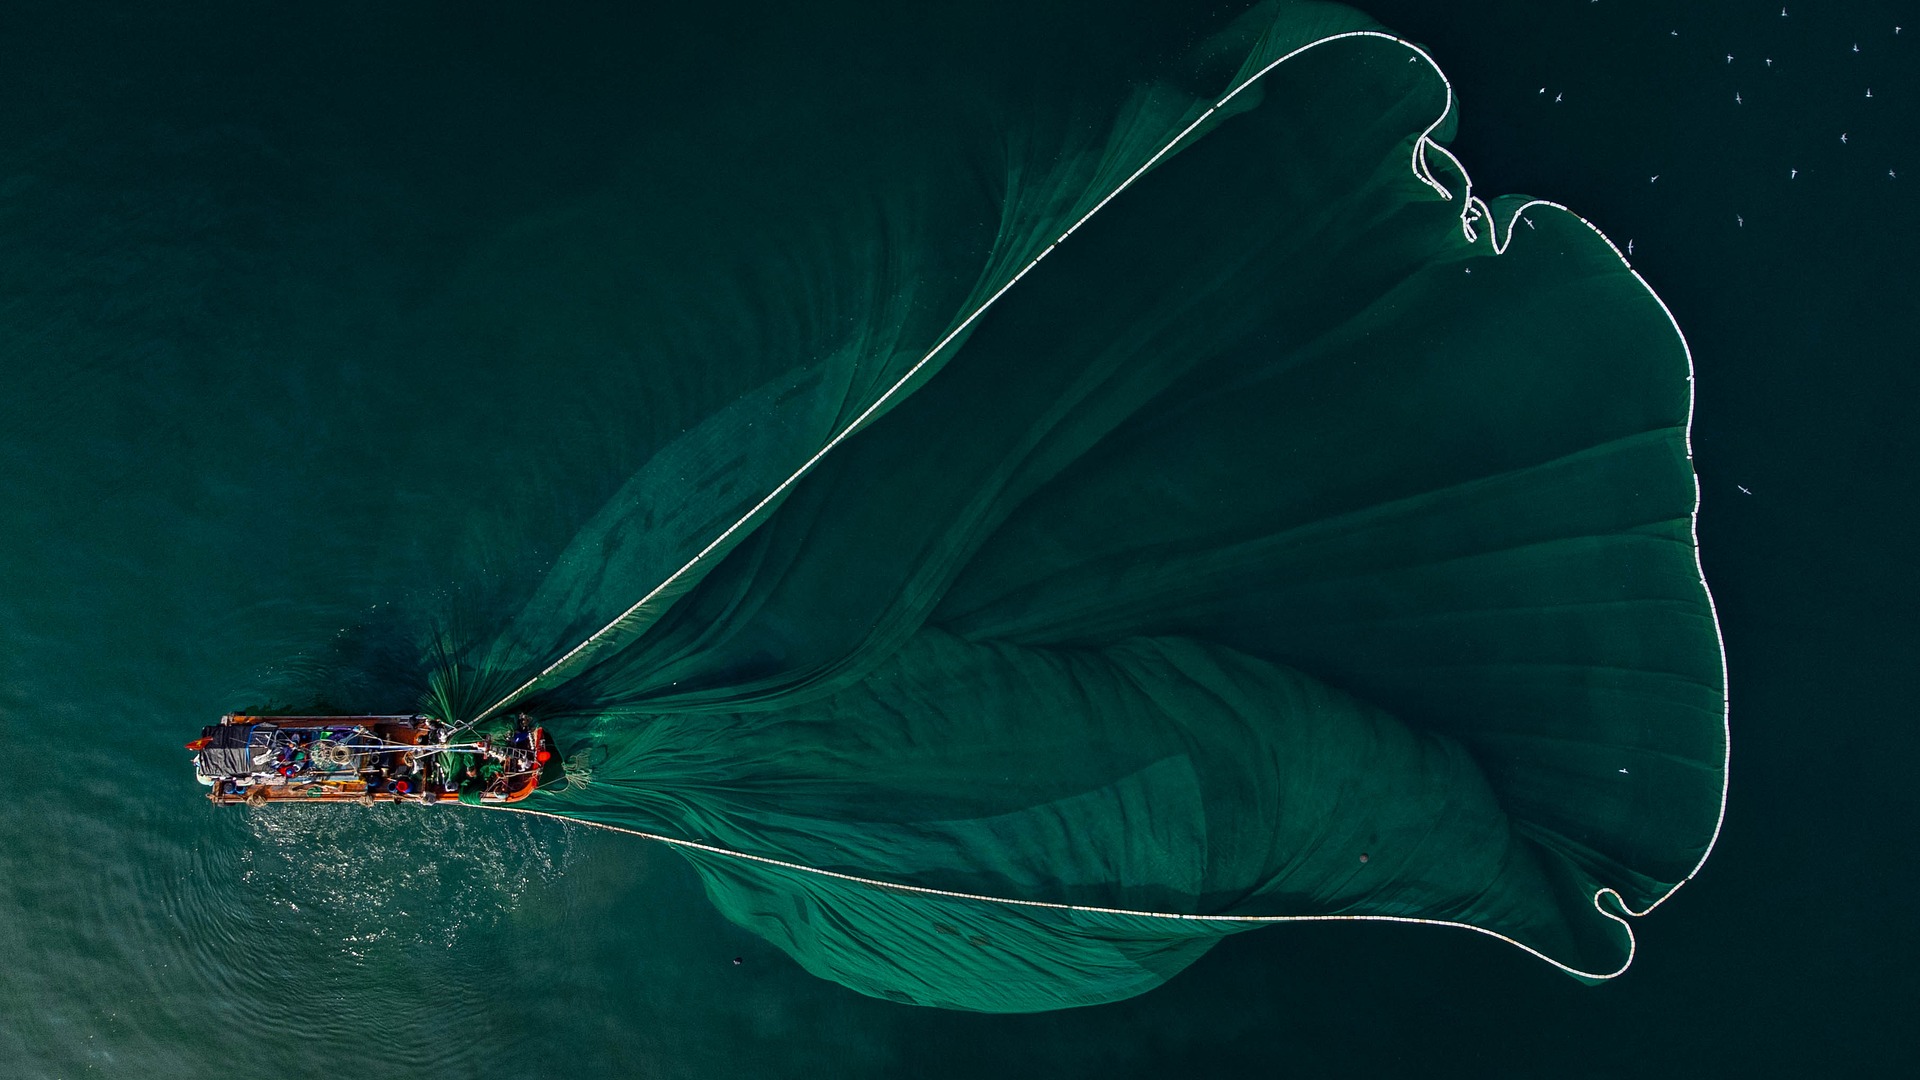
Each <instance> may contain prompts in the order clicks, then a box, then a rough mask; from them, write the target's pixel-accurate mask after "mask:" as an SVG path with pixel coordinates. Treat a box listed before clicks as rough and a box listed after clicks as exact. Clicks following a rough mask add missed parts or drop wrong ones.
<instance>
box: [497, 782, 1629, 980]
mask: <svg viewBox="0 0 1920 1080" xmlns="http://www.w3.org/2000/svg"><path fill="white" fill-rule="evenodd" d="M463 805H465V804H463ZM474 805H478V806H479V807H480V808H481V809H483V810H504V811H506V812H508V813H510V814H526V815H528V816H530V817H542V818H550V819H552V820H554V821H560V822H565V823H566V824H569V825H584V826H587V827H590V828H595V829H605V830H607V831H608V832H617V833H623V834H625V835H627V836H636V837H639V838H640V839H642V840H651V841H654V842H655V843H660V844H666V845H668V846H670V847H675V848H687V849H691V850H694V851H704V852H706V853H707V854H709V855H720V856H724V857H726V858H729V859H739V860H742V861H744V862H754V863H760V864H762V865H764V866H777V867H779V868H780V869H782V870H793V871H797V872H799V873H802V874H813V875H815V876H817V877H824V878H833V879H834V880H836V881H845V882H850V883H852V884H855V885H865V886H868V887H870V888H875V889H886V890H888V891H891V892H903V893H912V894H915V895H919V896H938V897H942V898H944V899H948V900H971V901H975V902H977V903H983V904H1000V905H1004V906H1007V907H1020V908H1039V909H1042V910H1046V911H1073V912H1080V913H1083V914H1090V915H1120V916H1125V917H1130V918H1139V919H1162V920H1167V921H1171V922H1197V923H1229V924H1235V925H1253V926H1266V925H1271V924H1275V923H1292V922H1388V923H1408V924H1412V925H1416V926H1451V927H1455V928H1457V929H1460V930H1472V931H1473V932H1475V933H1478V934H1485V935H1487V936H1488V937H1490V938H1495V939H1498V940H1500V941H1504V942H1506V943H1507V944H1509V945H1512V946H1513V947H1515V948H1517V949H1521V950H1523V951H1525V952H1528V953H1531V954H1532V955H1534V956H1536V957H1539V958H1540V959H1542V960H1545V961H1546V962H1547V963H1549V964H1552V965H1553V966H1554V967H1557V968H1559V969H1560V970H1562V971H1564V972H1567V973H1568V974H1570V975H1576V976H1579V977H1580V978H1583V979H1600V980H1604V979H1611V978H1613V977H1615V976H1617V975H1619V974H1621V973H1622V972H1625V971H1626V970H1627V969H1628V968H1629V967H1631V966H1633V955H1634V952H1635V950H1636V949H1637V948H1638V941H1637V940H1636V939H1635V938H1634V935H1633V927H1632V926H1631V925H1629V924H1628V922H1627V920H1625V919H1623V918H1621V917H1620V916H1618V915H1615V914H1614V913H1613V912H1611V911H1608V910H1607V909H1606V908H1605V907H1603V906H1602V905H1601V903H1600V898H1601V897H1603V896H1609V895H1610V896H1612V897H1613V900H1614V903H1616V904H1619V905H1620V907H1621V909H1622V910H1631V909H1629V908H1627V906H1626V902H1625V901H1624V900H1623V899H1621V896H1620V894H1619V893H1618V892H1615V891H1614V890H1613V889H1601V890H1600V891H1598V892H1596V893H1594V894H1593V907H1594V910H1596V911H1598V912H1599V913H1600V914H1602V915H1604V916H1606V917H1607V918H1609V919H1612V920H1613V921H1614V922H1617V923H1619V924H1620V926H1621V927H1622V928H1623V929H1624V930H1626V932H1627V956H1626V959H1625V960H1623V961H1621V963H1620V967H1619V968H1618V969H1616V970H1614V971H1609V972H1605V973H1599V972H1591V971H1581V970H1580V969H1579V968H1576V967H1573V966H1571V965H1568V964H1563V963H1561V962H1560V961H1558V960H1555V959H1554V958H1553V957H1551V956H1548V955H1547V954H1546V953H1543V952H1541V951H1540V950H1538V949H1536V948H1534V947H1533V946H1531V945H1528V944H1527V943H1525V942H1523V941H1517V940H1515V939H1513V938H1510V937H1508V936H1507V935H1505V934H1502V933H1500V932H1499V931H1497V930H1489V929H1487V928H1486V927H1484V926H1475V925H1473V924H1472V923H1463V922H1455V921H1453V920H1450V919H1425V918H1421V917H1419V916H1415V915H1193V914H1188V913H1185V912H1178V911H1147V910H1142V909H1137V908H1118V907H1101V906H1098V905H1094V904H1067V903H1062V902H1060V901H1057V900H1022V899H1018V898H1015V897H1011V896H990V895H988V894H986V893H970V892H959V891H956V890H953V889H934V888H929V887H927V886H925V885H905V884H902V883H900V882H897V881H883V880H881V879H879V878H870V877H861V876H860V875H858V874H844V873H841V872H840V871H838V870H827V869H823V868H821V867H818V866H808V865H806V864H805V863H797V862H790V861H788V860H786V859H775V858H772V857H769V856H766V855H754V854H750V853H748V852H745V851H735V850H733V849H732V848H723V847H720V846H719V845H717V844H703V843H700V842H699V841H697V840H682V839H679V838H678V837H672V836H663V835H661V834H659V833H650V832H642V831H640V830H639V829H629V828H626V827H624V826H621V825H609V824H607V823H606V822H603V821H588V820H586V819H584V818H571V817H567V816H565V815H564V814H555V813H550V812H548V811H545V810H528V809H525V808H523V807H518V806H504V805H501V804H499V803H479V804H474Z"/></svg>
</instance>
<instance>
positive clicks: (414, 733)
mask: <svg viewBox="0 0 1920 1080" xmlns="http://www.w3.org/2000/svg"><path fill="white" fill-rule="evenodd" d="M454 734H455V732H454V731H453V729H452V728H451V727H450V725H448V724H446V723H444V722H442V721H440V720H438V719H436V718H434V717H431V716H423V715H413V716H254V715H246V714H240V713H230V714H228V715H226V716H223V717H221V718H220V722H219V723H218V724H210V725H208V726H207V727H205V728H203V729H201V732H200V737H199V738H198V739H195V740H193V741H192V742H190V743H188V744H187V749H189V750H192V751H194V752H195V755H194V763H193V768H194V775H195V776H196V778H197V779H199V781H200V782H201V783H202V784H205V785H207V786H208V787H209V788H211V789H212V790H211V791H210V792H208V795H207V797H208V798H209V799H211V800H213V801H214V802H216V803H242V802H243V803H246V804H248V805H250V806H259V805H263V804H265V803H269V802H280V801H298V802H313V801H329V800H331V801H336V802H337V801H349V802H358V803H368V804H371V803H376V802H418V803H428V804H440V803H453V802H483V803H504V802H518V801H520V800H521V799H524V798H526V797H527V796H528V795H531V794H533V792H534V791H535V790H536V789H537V788H538V787H539V786H540V778H541V774H542V773H543V772H547V771H548V770H549V769H557V767H558V759H557V758H556V757H555V755H554V753H553V742H552V739H551V738H549V737H548V735H547V733H546V730H545V729H543V728H539V727H535V726H533V724H532V723H531V721H530V720H529V719H528V718H527V717H525V716H521V717H520V718H518V720H517V721H516V722H514V723H513V724H511V726H508V725H496V726H495V728H494V729H493V730H491V731H488V732H486V733H483V734H480V735H478V737H477V738H472V739H469V740H466V741H460V742H454V741H452V736H453V735H454Z"/></svg>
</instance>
